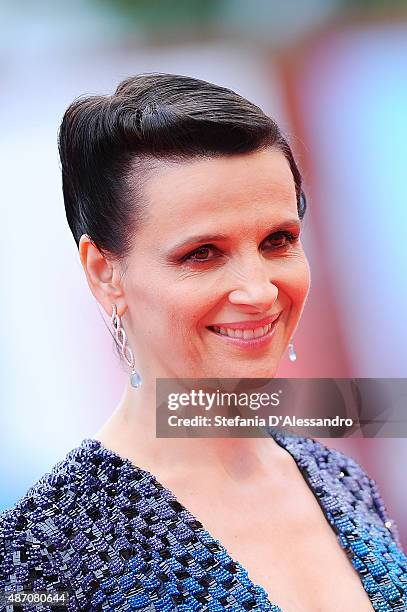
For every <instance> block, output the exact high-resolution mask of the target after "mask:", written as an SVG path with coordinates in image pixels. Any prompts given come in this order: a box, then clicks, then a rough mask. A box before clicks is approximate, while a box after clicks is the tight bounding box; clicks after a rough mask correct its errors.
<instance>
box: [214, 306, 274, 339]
mask: <svg viewBox="0 0 407 612" xmlns="http://www.w3.org/2000/svg"><path fill="white" fill-rule="evenodd" d="M280 314H281V312H279V313H277V314H274V315H271V316H269V317H266V318H265V319H261V320H259V321H253V320H252V321H238V322H235V323H221V324H218V325H209V326H208V329H210V330H211V331H213V332H215V333H217V334H220V335H222V336H227V337H229V338H236V339H239V340H243V341H244V340H249V341H250V340H255V339H256V338H262V337H263V336H267V335H268V334H269V332H270V330H271V329H273V330H274V327H275V325H274V324H275V322H276V321H277V319H278V318H279V316H280Z"/></svg>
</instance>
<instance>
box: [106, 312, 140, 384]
mask: <svg viewBox="0 0 407 612" xmlns="http://www.w3.org/2000/svg"><path fill="white" fill-rule="evenodd" d="M112 308H113V312H112V317H111V322H112V326H113V329H114V334H115V338H116V341H117V342H118V344H119V345H120V350H121V353H122V355H123V357H124V359H125V360H126V363H127V365H128V366H129V367H130V368H131V375H130V382H131V386H132V387H134V388H135V389H138V387H140V386H141V376H140V374H139V373H138V372H137V371H136V369H135V367H134V355H133V351H132V350H131V348H130V346H128V344H127V336H126V332H125V331H124V328H123V327H122V323H121V320H120V316H119V315H118V314H117V307H116V304H112Z"/></svg>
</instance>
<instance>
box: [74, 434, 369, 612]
mask: <svg viewBox="0 0 407 612" xmlns="http://www.w3.org/2000/svg"><path fill="white" fill-rule="evenodd" d="M266 431H267V433H268V435H269V436H270V437H272V438H273V439H274V440H275V442H277V444H279V446H281V447H282V448H283V449H285V450H286V451H287V452H288V453H289V455H290V456H291V457H292V458H293V459H294V461H295V463H296V465H297V467H298V469H299V472H300V473H301V475H302V476H303V478H304V480H305V482H306V484H307V485H308V487H309V488H310V490H311V492H312V493H313V495H314V497H315V499H316V500H317V502H318V504H319V506H320V508H321V510H322V512H323V515H324V517H325V520H326V521H327V522H328V525H329V526H330V528H331V529H332V530H333V532H334V534H335V536H336V538H337V540H338V534H337V532H336V531H335V527H334V525H333V524H332V522H331V520H330V519H329V516H328V514H327V511H326V509H325V508H324V506H323V504H322V503H321V501H320V499H319V496H318V495H317V492H316V490H315V488H314V486H313V485H312V483H311V481H310V479H309V476H308V468H309V465H310V461H312V460H313V458H312V457H308V455H307V457H306V458H305V457H304V458H302V461H301V463H300V460H299V458H297V457H296V456H295V453H294V452H292V450H291V448H290V444H289V441H290V439H291V440H292V439H298V440H300V441H301V440H305V439H306V438H303V437H300V436H297V435H296V434H292V433H290V432H287V431H286V432H283V431H280V430H278V429H277V428H274V427H266ZM87 442H91V443H97V445H98V448H100V449H101V450H103V452H104V453H105V454H106V453H107V454H109V455H110V456H111V457H114V458H116V459H120V460H121V461H122V462H123V464H124V465H126V466H127V468H129V469H131V470H136V471H137V472H138V473H142V474H145V475H147V477H148V478H150V479H152V480H153V482H155V483H156V484H158V486H159V488H160V489H161V490H162V491H163V492H164V493H167V494H168V495H170V496H171V497H172V499H173V500H174V501H176V502H177V504H178V507H179V512H186V514H187V516H189V517H191V518H192V519H193V521H196V523H197V524H199V525H200V526H199V527H196V526H194V525H192V526H191V529H192V530H193V531H194V532H195V530H197V529H199V532H200V534H201V536H202V535H203V536H204V538H205V539H206V540H208V542H214V543H216V544H217V545H218V547H219V548H220V549H221V551H222V553H223V555H224V557H226V558H227V560H228V562H231V563H233V565H234V566H235V567H236V569H237V577H238V578H242V582H243V584H244V583H247V582H248V583H249V586H251V587H253V588H254V589H255V591H256V594H257V599H258V601H259V603H260V604H261V605H262V606H264V607H262V608H261V609H262V610H264V611H268V612H284V610H283V609H282V608H281V607H280V606H279V604H277V603H275V602H273V601H272V598H271V597H270V595H269V593H268V592H267V590H266V589H265V588H264V587H263V586H262V585H260V584H258V583H256V582H254V581H253V580H252V579H251V577H250V574H249V572H248V570H247V569H246V568H245V567H244V565H242V563H241V562H240V561H238V560H237V559H235V558H234V556H232V554H230V553H229V551H228V549H227V548H226V546H224V545H223V544H222V542H221V541H220V540H219V539H217V538H216V537H214V536H213V535H212V534H211V532H210V531H209V530H208V529H207V528H206V527H205V525H204V524H203V523H202V521H201V520H200V519H199V518H198V517H197V516H196V515H195V514H194V513H192V512H191V511H190V510H188V508H187V507H186V506H185V505H184V504H183V503H182V502H180V501H179V499H178V497H177V496H176V494H175V493H174V492H173V491H172V490H171V489H169V488H168V487H166V486H165V485H163V484H162V483H161V482H160V481H159V480H158V479H157V477H156V476H155V475H154V474H152V473H151V472H149V471H148V470H147V469H145V468H141V467H139V466H137V465H136V464H134V463H133V462H132V461H131V460H130V459H128V458H127V457H123V456H122V455H120V454H119V453H117V452H116V451H113V450H111V449H109V448H107V447H106V446H104V444H103V443H102V442H101V441H100V440H98V439H96V438H85V439H84V440H83V441H82V444H84V443H87ZM314 464H315V460H314ZM338 545H339V546H340V547H341V548H343V549H345V547H344V546H343V545H342V543H341V541H340V540H339V541H338ZM351 565H352V564H351ZM352 567H353V569H354V571H356V572H357V574H358V575H359V578H360V573H359V572H358V570H357V569H356V568H355V567H354V566H353V565H352ZM362 586H363V588H364V585H363V582H362ZM367 595H368V597H369V593H367ZM369 600H370V597H369ZM370 601H371V600H370ZM373 609H374V608H373V607H372V610H373Z"/></svg>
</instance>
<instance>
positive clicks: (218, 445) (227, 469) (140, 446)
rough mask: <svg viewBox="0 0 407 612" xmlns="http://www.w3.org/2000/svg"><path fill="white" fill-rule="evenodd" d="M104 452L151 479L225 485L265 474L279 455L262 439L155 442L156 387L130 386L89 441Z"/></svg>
mask: <svg viewBox="0 0 407 612" xmlns="http://www.w3.org/2000/svg"><path fill="white" fill-rule="evenodd" d="M93 437H94V438H96V439H98V440H100V441H101V443H102V444H103V445H104V446H105V447H106V448H108V449H110V450H113V451H114V452H116V453H118V454H119V455H120V456H122V457H124V458H127V459H130V461H131V462H132V463H133V464H134V465H137V466H138V467H141V468H143V469H146V470H148V471H149V472H151V473H152V474H160V475H165V474H167V473H168V474H169V473H184V472H188V473H191V472H193V473H194V474H199V473H203V472H205V474H208V473H211V472H214V473H217V474H219V472H224V475H225V477H228V478H229V479H230V480H233V481H239V482H242V481H244V480H246V479H250V480H253V478H255V477H261V476H262V475H265V474H267V473H268V472H270V469H271V467H272V465H273V463H275V462H276V461H277V460H279V459H281V455H282V453H283V450H282V449H281V447H280V446H279V445H278V444H277V442H275V440H273V438H271V437H270V436H268V435H265V437H261V438H198V437H194V438H193V439H191V438H180V437H177V438H157V437H156V382H155V379H149V380H143V384H142V386H141V387H139V388H138V389H134V388H133V387H131V385H130V382H129V383H128V384H127V386H126V387H125V389H124V392H123V395H122V397H121V399H120V402H119V404H118V406H117V407H116V409H115V410H114V412H113V413H112V415H111V417H110V418H109V419H108V421H106V423H105V424H104V425H103V426H102V428H101V429H100V430H99V431H98V432H97V433H96V434H95V435H94V436H93Z"/></svg>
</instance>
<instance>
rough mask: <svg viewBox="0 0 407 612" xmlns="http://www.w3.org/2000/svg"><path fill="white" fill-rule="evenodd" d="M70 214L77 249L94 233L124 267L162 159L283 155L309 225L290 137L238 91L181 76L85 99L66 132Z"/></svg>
mask: <svg viewBox="0 0 407 612" xmlns="http://www.w3.org/2000/svg"><path fill="white" fill-rule="evenodd" d="M58 146H59V154H60V158H61V164H62V188H63V195H64V202H65V211H66V217H67V220H68V224H69V227H70V229H71V231H72V234H73V236H74V239H75V242H76V244H77V246H79V240H80V237H81V236H82V234H87V235H88V236H89V238H90V239H91V241H92V242H93V243H94V244H95V246H96V247H97V248H98V249H99V251H100V252H101V253H103V254H104V255H106V256H108V257H110V258H112V259H115V260H117V261H119V262H120V263H123V262H124V261H125V260H126V257H127V255H128V254H129V253H130V251H131V249H132V242H133V239H134V236H135V233H136V232H137V228H138V226H139V224H140V223H141V222H142V219H143V214H145V213H146V212H147V209H146V206H147V205H146V203H145V202H144V200H143V184H144V182H145V181H146V180H148V176H149V173H150V172H151V171H152V170H154V167H156V166H157V165H158V164H159V163H160V161H161V163H162V161H163V160H165V161H167V162H174V163H180V162H182V161H184V160H191V159H193V158H199V157H216V156H222V155H237V154H239V153H249V152H252V151H257V150H260V149H263V148H265V147H274V148H276V149H279V150H280V151H282V153H283V154H284V155H285V157H286V159H287V160H288V163H289V165H290V168H291V171H292V174H293V178H294V183H295V190H296V195H297V208H298V216H299V218H300V219H301V220H302V218H303V216H304V214H305V210H306V200H305V196H304V193H303V191H302V188H301V183H302V179H301V174H300V172H299V170H298V168H297V165H296V163H295V161H294V157H293V154H292V152H291V149H290V146H289V144H288V142H287V140H286V138H285V137H284V136H283V135H282V133H281V132H280V130H279V128H278V126H277V124H276V123H275V122H274V121H273V120H272V119H271V118H270V117H268V116H267V115H266V114H265V113H264V112H263V111H262V110H261V109H260V108H259V107H257V106H256V105H255V104H253V103H252V102H249V101H248V100H246V99H245V98H243V97H242V96H240V95H239V94H237V93H235V92H234V91H232V90H231V89H227V88H226V87H221V86H219V85H214V84H212V83H208V82H206V81H202V80H199V79H195V78H192V77H188V76H180V75H176V74H162V73H150V74H139V75H136V76H131V77H128V78H126V79H125V80H124V81H122V82H121V83H120V84H119V85H118V87H117V89H116V91H115V92H114V94H113V95H111V96H84V97H83V96H81V97H80V98H78V99H76V100H75V101H74V102H73V103H72V104H71V105H70V106H69V107H68V109H67V110H66V112H65V114H64V117H63V120H62V123H61V126H60V129H59V139H58Z"/></svg>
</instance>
